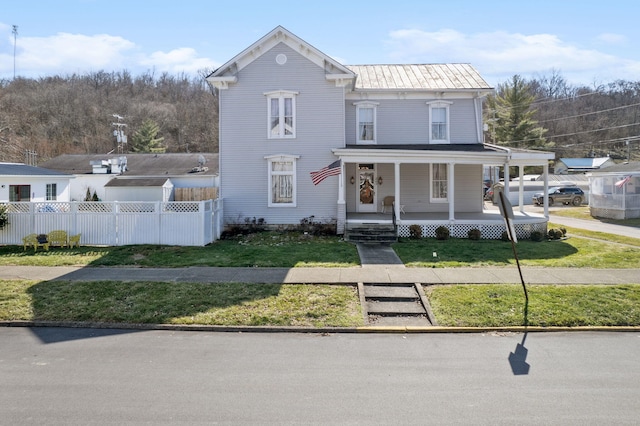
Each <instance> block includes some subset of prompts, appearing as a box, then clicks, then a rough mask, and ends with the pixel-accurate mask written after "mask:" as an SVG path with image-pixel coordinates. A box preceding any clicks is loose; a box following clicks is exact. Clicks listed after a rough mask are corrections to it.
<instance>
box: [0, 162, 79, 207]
mask: <svg viewBox="0 0 640 426" xmlns="http://www.w3.org/2000/svg"><path fill="white" fill-rule="evenodd" d="M72 179H73V176H72V175H70V174H67V173H62V172H59V171H56V170H50V169H46V168H43V167H34V166H28V165H26V164H21V163H0V202H25V201H30V202H40V201H69V195H70V187H71V184H70V181H71V180H72Z"/></svg>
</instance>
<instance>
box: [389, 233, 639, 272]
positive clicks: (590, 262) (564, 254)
mask: <svg viewBox="0 0 640 426" xmlns="http://www.w3.org/2000/svg"><path fill="white" fill-rule="evenodd" d="M607 235H608V234H607ZM631 240H635V241H638V240H637V239H631ZM636 244H640V242H638V243H636ZM393 248H394V250H395V251H396V253H398V256H399V257H400V259H401V260H402V261H403V262H404V264H405V265H406V266H409V267H430V268H442V267H481V266H508V265H515V263H516V262H515V259H514V254H513V249H512V247H511V243H510V242H504V241H495V240H479V241H471V240H468V239H464V238H451V239H448V240H443V241H441V240H436V239H435V238H424V239H419V240H410V239H401V240H400V241H399V242H398V243H396V244H394V245H393ZM516 252H517V253H518V259H519V261H520V264H521V265H522V266H544V267H563V268H637V267H638V265H640V245H639V247H638V248H635V247H628V246H625V245H621V244H612V243H609V242H607V241H599V240H592V239H585V238H571V237H570V238H568V239H565V240H556V241H543V242H534V241H530V240H524V241H519V242H518V243H517V244H516ZM433 253H435V254H436V256H434V255H433Z"/></svg>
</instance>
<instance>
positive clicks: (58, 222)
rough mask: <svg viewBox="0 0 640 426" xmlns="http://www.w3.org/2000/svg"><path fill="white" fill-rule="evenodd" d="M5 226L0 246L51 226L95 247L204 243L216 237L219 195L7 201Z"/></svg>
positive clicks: (219, 230) (0, 233) (219, 226)
mask: <svg viewBox="0 0 640 426" xmlns="http://www.w3.org/2000/svg"><path fill="white" fill-rule="evenodd" d="M5 205H6V206H7V207H8V209H7V211H8V216H9V224H8V225H7V226H5V228H4V229H0V244H3V245H19V244H22V238H23V237H24V236H25V235H28V234H32V233H36V234H47V233H49V232H51V231H53V230H57V229H59V230H63V231H67V233H68V234H69V235H76V234H82V237H81V240H80V243H81V244H86V245H96V246H123V245H130V244H158V245H177V246H204V245H207V244H209V243H212V242H213V241H215V240H217V239H219V238H220V234H221V233H222V228H223V222H222V218H223V214H222V213H223V212H222V209H223V202H222V199H220V198H218V199H216V200H205V201H175V202H160V201H149V202H147V201H138V202H124V201H111V202H93V201H90V202H52V201H46V202H34V203H8V204H5Z"/></svg>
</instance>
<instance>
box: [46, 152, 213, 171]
mask: <svg viewBox="0 0 640 426" xmlns="http://www.w3.org/2000/svg"><path fill="white" fill-rule="evenodd" d="M122 156H124V157H127V171H126V172H125V174H126V175H129V176H187V175H207V176H212V175H217V174H218V169H219V166H218V154H217V153H165V154H119V155H114V154H110V155H106V154H65V155H61V156H59V157H55V158H52V159H50V160H48V161H45V162H44V163H42V166H44V167H47V168H49V169H51V170H57V171H60V172H65V173H71V174H91V173H92V166H91V164H90V162H91V161H100V160H110V159H112V158H117V157H122ZM200 156H203V157H204V159H205V160H206V163H205V164H204V167H206V168H207V170H206V171H204V170H203V171H197V172H195V171H194V168H197V167H198V166H199V165H200V163H199V159H200Z"/></svg>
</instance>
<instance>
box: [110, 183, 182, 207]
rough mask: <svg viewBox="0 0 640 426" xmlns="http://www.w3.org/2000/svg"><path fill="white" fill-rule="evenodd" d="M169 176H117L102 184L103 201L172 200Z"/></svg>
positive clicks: (171, 184)
mask: <svg viewBox="0 0 640 426" xmlns="http://www.w3.org/2000/svg"><path fill="white" fill-rule="evenodd" d="M173 188H174V186H173V182H171V179H169V178H166V177H165V178H128V177H127V178H119V177H116V178H114V179H111V180H110V181H109V182H107V184H106V185H105V186H104V199H103V201H163V202H167V201H173Z"/></svg>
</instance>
